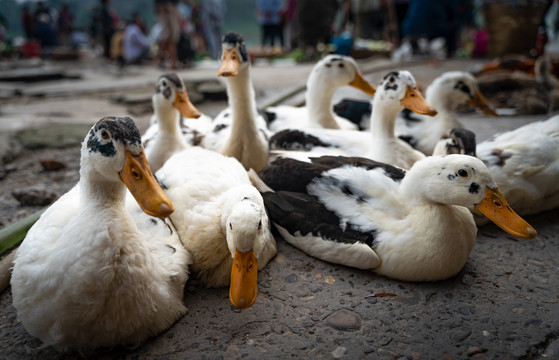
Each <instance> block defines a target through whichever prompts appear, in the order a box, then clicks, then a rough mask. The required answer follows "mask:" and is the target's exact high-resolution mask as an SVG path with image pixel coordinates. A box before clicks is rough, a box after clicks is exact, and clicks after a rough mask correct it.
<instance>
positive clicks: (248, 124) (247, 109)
mask: <svg viewBox="0 0 559 360" xmlns="http://www.w3.org/2000/svg"><path fill="white" fill-rule="evenodd" d="M227 95H228V97H229V106H230V107H231V109H232V111H233V121H232V124H231V136H230V138H229V142H231V141H237V140H238V139H250V138H253V139H254V137H255V136H257V133H258V128H257V126H256V114H257V112H256V102H255V100H254V89H253V87H252V83H251V81H250V68H249V67H246V68H245V69H242V70H240V71H239V74H238V75H237V76H231V77H229V78H227Z"/></svg>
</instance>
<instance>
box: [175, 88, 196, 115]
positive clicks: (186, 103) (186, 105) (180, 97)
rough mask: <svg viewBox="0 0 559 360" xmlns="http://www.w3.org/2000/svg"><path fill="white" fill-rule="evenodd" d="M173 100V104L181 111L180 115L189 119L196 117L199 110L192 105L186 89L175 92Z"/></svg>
mask: <svg viewBox="0 0 559 360" xmlns="http://www.w3.org/2000/svg"><path fill="white" fill-rule="evenodd" d="M175 94H176V96H175V102H174V103H173V106H174V107H175V108H176V109H177V110H178V111H179V112H180V113H181V115H182V116H184V117H185V118H189V119H198V118H199V117H200V112H199V111H198V109H196V108H195V107H194V105H192V103H191V102H190V99H189V98H188V94H187V93H186V91H178V90H177V91H176V92H175Z"/></svg>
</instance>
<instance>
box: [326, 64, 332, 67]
mask: <svg viewBox="0 0 559 360" xmlns="http://www.w3.org/2000/svg"><path fill="white" fill-rule="evenodd" d="M324 66H326V67H327V68H329V67H332V64H326V65H324Z"/></svg>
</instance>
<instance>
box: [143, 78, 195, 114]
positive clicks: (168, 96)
mask: <svg viewBox="0 0 559 360" xmlns="http://www.w3.org/2000/svg"><path fill="white" fill-rule="evenodd" d="M152 101H153V106H154V107H156V108H158V109H168V110H170V109H176V110H177V111H178V112H180V113H181V115H182V116H184V117H186V118H190V119H197V118H199V117H200V112H199V111H198V110H197V109H196V108H195V107H194V105H192V102H190V98H189V97H188V93H187V92H186V87H185V86H184V83H183V81H182V79H181V78H180V77H179V76H178V75H177V74H175V73H169V74H163V75H161V76H160V77H159V79H157V84H156V86H155V94H153V97H152Z"/></svg>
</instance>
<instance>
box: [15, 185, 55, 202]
mask: <svg viewBox="0 0 559 360" xmlns="http://www.w3.org/2000/svg"><path fill="white" fill-rule="evenodd" d="M12 195H13V196H14V197H15V198H16V200H17V201H19V203H20V204H21V205H28V206H44V205H50V204H52V203H53V202H54V201H56V199H58V198H59V196H60V195H58V194H57V193H56V192H53V191H49V190H47V189H46V188H45V187H43V186H35V187H29V188H26V189H22V190H14V191H13V192H12Z"/></svg>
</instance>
